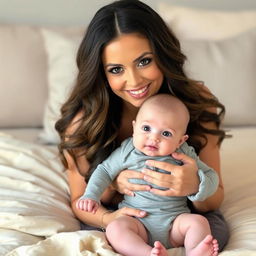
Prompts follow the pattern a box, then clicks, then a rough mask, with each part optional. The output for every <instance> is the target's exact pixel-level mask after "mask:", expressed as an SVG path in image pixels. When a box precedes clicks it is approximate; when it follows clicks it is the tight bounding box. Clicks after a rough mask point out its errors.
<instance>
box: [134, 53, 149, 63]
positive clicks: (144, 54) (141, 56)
mask: <svg viewBox="0 0 256 256" xmlns="http://www.w3.org/2000/svg"><path fill="white" fill-rule="evenodd" d="M148 54H153V52H144V53H142V54H141V55H140V56H139V57H138V58H136V59H135V60H134V61H133V62H138V61H139V60H140V59H142V58H143V57H144V56H146V55H148Z"/></svg>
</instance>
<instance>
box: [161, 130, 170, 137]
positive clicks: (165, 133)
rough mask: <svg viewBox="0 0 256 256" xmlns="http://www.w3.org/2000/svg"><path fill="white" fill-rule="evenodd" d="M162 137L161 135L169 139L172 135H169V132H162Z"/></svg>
mask: <svg viewBox="0 0 256 256" xmlns="http://www.w3.org/2000/svg"><path fill="white" fill-rule="evenodd" d="M162 135H163V136H164V137H171V136H172V133H171V132H168V131H163V132H162Z"/></svg>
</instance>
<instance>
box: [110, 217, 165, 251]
mask: <svg viewBox="0 0 256 256" xmlns="http://www.w3.org/2000/svg"><path fill="white" fill-rule="evenodd" d="M106 236H107V239H108V241H109V243H110V244H111V246H112V247H113V248H114V249H115V250H116V251H117V252H118V253H120V254H122V255H125V256H134V255H136V256H155V255H156V256H167V251H166V249H165V248H164V247H163V246H162V245H161V244H160V243H159V242H156V245H155V247H154V248H152V247H151V246H149V245H148V244H147V239H148V238H147V232H146V229H145V227H144V226H143V224H142V223H141V222H140V221H139V220H137V219H135V218H133V217H129V216H123V217H120V218H118V219H116V220H114V221H112V222H111V223H110V224H109V225H108V226H107V228H106ZM164 253H165V254H164Z"/></svg>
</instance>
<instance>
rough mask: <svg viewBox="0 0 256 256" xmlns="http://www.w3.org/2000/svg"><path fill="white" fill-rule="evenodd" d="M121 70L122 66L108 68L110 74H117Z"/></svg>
mask: <svg viewBox="0 0 256 256" xmlns="http://www.w3.org/2000/svg"><path fill="white" fill-rule="evenodd" d="M122 71H123V68H122V67H114V68H111V69H109V70H108V72H109V73H112V74H119V73H121V72H122Z"/></svg>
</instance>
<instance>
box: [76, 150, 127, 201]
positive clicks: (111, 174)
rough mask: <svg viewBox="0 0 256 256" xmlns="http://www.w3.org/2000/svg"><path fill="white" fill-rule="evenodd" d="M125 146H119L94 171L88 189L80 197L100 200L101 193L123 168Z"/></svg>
mask: <svg viewBox="0 0 256 256" xmlns="http://www.w3.org/2000/svg"><path fill="white" fill-rule="evenodd" d="M122 159H123V148H122V147H119V148H117V149H116V150H115V151H113V152H112V153H111V154H110V156H109V157H108V158H107V159H106V160H104V161H103V162H102V163H101V164H99V165H98V166H97V168H96V169H95V170H94V171H93V173H92V175H91V177H90V179H89V181H88V184H87V186H86V191H85V193H84V195H83V196H81V197H80V199H86V198H90V199H93V200H95V201H97V202H100V198H101V195H102V194H103V192H104V191H105V189H106V188H107V187H108V186H109V185H110V184H111V183H112V181H113V180H114V179H115V177H116V176H117V175H118V174H119V172H120V171H121V170H122V162H123V161H122Z"/></svg>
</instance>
